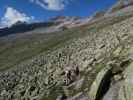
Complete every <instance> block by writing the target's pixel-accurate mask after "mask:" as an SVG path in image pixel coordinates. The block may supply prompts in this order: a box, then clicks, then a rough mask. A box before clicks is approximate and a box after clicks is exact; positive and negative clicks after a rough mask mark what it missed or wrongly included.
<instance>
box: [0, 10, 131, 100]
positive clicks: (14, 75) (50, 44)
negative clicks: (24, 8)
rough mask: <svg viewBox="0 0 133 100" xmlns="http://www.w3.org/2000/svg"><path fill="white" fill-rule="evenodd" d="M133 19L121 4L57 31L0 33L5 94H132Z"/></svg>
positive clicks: (65, 99)
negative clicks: (2, 35) (77, 24)
mask: <svg viewBox="0 0 133 100" xmlns="http://www.w3.org/2000/svg"><path fill="white" fill-rule="evenodd" d="M123 13H124V14H123ZM132 22H133V13H132V11H127V10H126V11H125V10H121V11H119V12H116V13H113V14H110V15H108V16H103V17H100V18H97V19H95V20H92V21H90V22H89V23H87V24H85V25H83V26H79V27H74V28H70V29H64V30H61V31H58V32H52V33H46V34H42V33H39V32H38V34H32V31H31V32H27V33H26V34H24V35H23V34H21V35H10V36H8V37H2V38H0V66H1V67H0V71H1V72H0V95H1V96H0V100H25V99H26V100H27V99H29V100H39V99H40V100H101V99H102V100H110V99H111V100H131V99H124V98H125V97H124V96H125V95H126V97H128V98H131V97H130V92H129V91H130V90H129V89H128V88H129V87H128V85H127V83H128V81H126V79H128V78H131V79H132V76H130V75H131V74H127V73H128V71H130V70H129V69H132V62H133V57H132V55H133V50H132V48H133V23H132ZM108 67H109V68H108ZM126 68H127V69H126ZM125 70H126V71H125ZM130 73H131V72H130ZM125 75H126V76H125ZM123 76H124V77H123ZM126 82H127V83H126ZM121 84H124V85H125V87H127V88H126V90H125V91H126V93H125V95H123V90H124V89H123V87H122V85H121ZM130 85H131V86H132V84H130ZM118 87H120V88H118ZM116 90H117V91H116ZM112 91H113V93H114V94H115V95H114V94H113V93H112ZM131 91H132V90H131ZM115 92H117V93H115ZM128 94H129V95H128ZM106 98H107V99H106Z"/></svg>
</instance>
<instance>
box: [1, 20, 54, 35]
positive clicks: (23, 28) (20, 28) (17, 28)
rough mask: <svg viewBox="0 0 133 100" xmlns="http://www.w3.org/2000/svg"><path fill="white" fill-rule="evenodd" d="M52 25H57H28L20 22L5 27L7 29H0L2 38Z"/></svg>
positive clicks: (50, 23) (43, 23) (42, 23)
mask: <svg viewBox="0 0 133 100" xmlns="http://www.w3.org/2000/svg"><path fill="white" fill-rule="evenodd" d="M52 25H55V23H54V22H38V23H31V24H28V23H26V22H21V21H18V22H16V23H15V24H13V25H12V26H11V27H5V28H2V29H0V37H1V36H6V35H9V34H15V33H23V32H27V31H31V30H34V29H36V28H41V27H49V26H52Z"/></svg>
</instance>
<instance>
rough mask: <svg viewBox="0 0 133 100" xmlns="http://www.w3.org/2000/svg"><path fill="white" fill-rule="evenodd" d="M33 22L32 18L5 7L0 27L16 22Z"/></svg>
mask: <svg viewBox="0 0 133 100" xmlns="http://www.w3.org/2000/svg"><path fill="white" fill-rule="evenodd" d="M31 20H33V17H28V16H27V15H26V14H25V13H21V12H19V11H17V10H16V9H14V8H12V7H7V9H6V12H5V14H4V16H3V17H2V18H1V22H0V24H1V25H0V26H2V27H6V26H8V27H9V26H11V25H12V24H14V23H16V22H17V21H22V22H29V21H31Z"/></svg>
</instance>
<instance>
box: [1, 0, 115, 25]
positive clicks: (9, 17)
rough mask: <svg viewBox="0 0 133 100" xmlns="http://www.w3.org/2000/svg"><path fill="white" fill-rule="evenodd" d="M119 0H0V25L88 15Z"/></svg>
mask: <svg viewBox="0 0 133 100" xmlns="http://www.w3.org/2000/svg"><path fill="white" fill-rule="evenodd" d="M116 1H117V0H0V27H6V26H11V25H12V24H14V23H16V22H17V21H25V22H38V21H46V20H48V19H50V18H53V17H54V16H79V17H88V16H91V15H92V14H94V13H95V12H97V11H100V10H104V9H107V8H109V7H111V6H112V5H113V4H114V3H115V2H116Z"/></svg>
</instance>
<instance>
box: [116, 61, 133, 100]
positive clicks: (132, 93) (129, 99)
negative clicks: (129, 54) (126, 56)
mask: <svg viewBox="0 0 133 100" xmlns="http://www.w3.org/2000/svg"><path fill="white" fill-rule="evenodd" d="M118 100H133V63H131V64H130V65H129V66H128V67H127V69H126V70H125V72H124V82H123V83H122V86H121V88H120V91H119V98H118Z"/></svg>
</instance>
